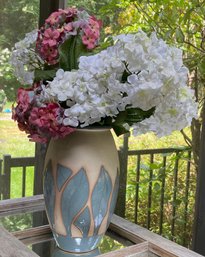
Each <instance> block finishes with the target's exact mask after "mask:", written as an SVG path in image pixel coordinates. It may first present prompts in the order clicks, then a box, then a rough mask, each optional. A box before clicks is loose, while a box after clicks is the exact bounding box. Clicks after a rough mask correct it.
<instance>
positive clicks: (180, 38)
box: [175, 27, 184, 43]
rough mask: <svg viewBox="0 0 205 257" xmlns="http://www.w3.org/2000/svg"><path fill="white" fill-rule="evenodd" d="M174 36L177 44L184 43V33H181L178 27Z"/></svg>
mask: <svg viewBox="0 0 205 257" xmlns="http://www.w3.org/2000/svg"><path fill="white" fill-rule="evenodd" d="M175 36H176V40H177V42H179V43H183V42H184V33H183V31H182V30H181V28H180V27H179V28H176V30H175Z"/></svg>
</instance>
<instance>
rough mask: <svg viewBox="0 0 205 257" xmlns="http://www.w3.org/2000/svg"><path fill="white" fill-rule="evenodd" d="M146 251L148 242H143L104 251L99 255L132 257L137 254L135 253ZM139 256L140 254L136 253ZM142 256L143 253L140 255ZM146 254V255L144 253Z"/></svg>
mask: <svg viewBox="0 0 205 257" xmlns="http://www.w3.org/2000/svg"><path fill="white" fill-rule="evenodd" d="M147 252H148V242H143V243H140V244H137V245H133V246H129V247H126V248H123V249H120V250H117V251H113V252H109V253H105V254H101V255H99V257H128V256H129V257H131V256H132V257H134V256H137V255H136V254H137V253H140V254H147ZM138 256H141V255H138ZM142 256H143V255H142ZM144 256H147V255H144Z"/></svg>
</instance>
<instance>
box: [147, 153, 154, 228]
mask: <svg viewBox="0 0 205 257" xmlns="http://www.w3.org/2000/svg"><path fill="white" fill-rule="evenodd" d="M153 161H154V154H150V164H153ZM152 177H153V169H152V168H151V169H150V172H149V188H148V206H147V229H149V228H150V223H151V207H152Z"/></svg>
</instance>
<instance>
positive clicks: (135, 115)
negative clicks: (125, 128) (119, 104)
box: [125, 107, 155, 126]
mask: <svg viewBox="0 0 205 257" xmlns="http://www.w3.org/2000/svg"><path fill="white" fill-rule="evenodd" d="M154 111H155V107H152V108H150V109H149V110H147V111H144V110H142V109H140V108H129V109H127V110H126V118H125V123H128V124H129V125H130V126H131V125H133V124H134V123H137V122H141V121H143V120H144V119H146V118H149V117H150V116H151V115H152V114H153V113H154Z"/></svg>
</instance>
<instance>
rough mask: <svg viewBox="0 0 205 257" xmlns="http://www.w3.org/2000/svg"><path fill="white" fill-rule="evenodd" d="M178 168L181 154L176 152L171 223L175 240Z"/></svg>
mask: <svg viewBox="0 0 205 257" xmlns="http://www.w3.org/2000/svg"><path fill="white" fill-rule="evenodd" d="M178 166H179V152H176V160H175V167H174V190H173V202H172V222H171V235H172V239H173V238H174V229H175V216H176V199H177V185H178Z"/></svg>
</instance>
